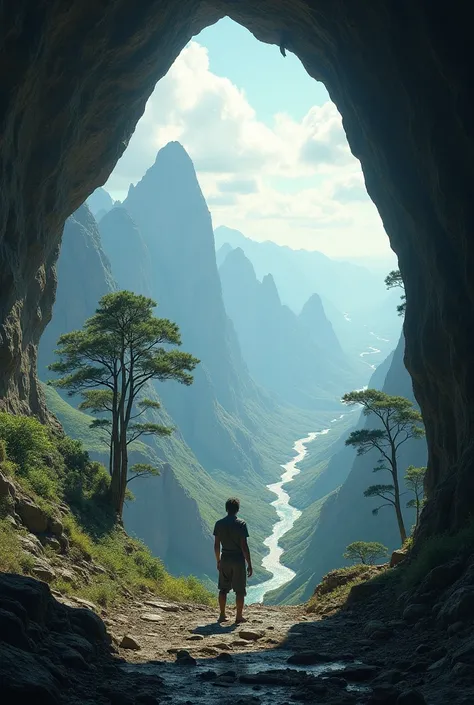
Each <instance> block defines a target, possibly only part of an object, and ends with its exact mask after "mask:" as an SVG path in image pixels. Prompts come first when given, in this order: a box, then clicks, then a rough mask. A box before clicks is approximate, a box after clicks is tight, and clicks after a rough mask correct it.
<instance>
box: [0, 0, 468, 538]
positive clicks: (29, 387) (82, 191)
mask: <svg viewBox="0 0 474 705" xmlns="http://www.w3.org/2000/svg"><path fill="white" fill-rule="evenodd" d="M224 15H229V16H230V17H231V18H232V19H234V20H236V21H237V22H240V23H241V24H243V25H244V26H246V27H247V28H248V29H249V30H250V31H251V32H253V33H254V35H255V36H256V37H257V38H258V39H260V40H262V41H265V42H269V43H274V44H276V45H280V44H281V43H282V42H283V43H284V44H285V46H286V48H287V49H288V50H290V51H293V52H294V53H296V54H297V55H298V56H299V58H300V59H301V61H302V62H303V64H304V66H305V68H306V70H307V71H308V73H309V74H310V75H311V76H313V77H314V78H316V79H318V80H322V81H324V83H325V85H326V87H327V88H328V90H329V93H330V95H331V98H332V99H333V100H334V102H335V103H336V105H337V107H338V108H339V110H340V112H341V114H342V116H343V120H344V127H345V130H346V133H347V137H348V140H349V144H350V146H351V149H352V151H353V153H354V154H355V155H356V156H357V157H358V158H359V159H360V161H361V163H362V167H363V171H364V175H365V179H366V185H367V189H368V192H369V194H370V196H371V197H372V199H373V200H374V202H375V204H376V205H377V207H378V210H379V212H380V214H381V216H382V219H383V221H384V225H385V228H386V230H387V233H388V234H389V237H390V240H391V244H392V247H393V249H394V250H395V252H396V253H397V255H398V257H399V261H400V269H401V271H402V275H403V278H404V281H405V286H406V293H407V313H406V319H405V335H406V341H407V351H406V363H407V366H408V369H409V371H410V373H411V375H412V378H413V382H414V389H415V393H416V396H417V399H418V401H419V403H420V406H421V408H422V411H423V414H424V417H425V422H426V428H427V439H428V446H429V476H428V490H429V496H430V502H429V504H428V506H427V508H426V510H425V512H424V516H423V523H422V531H425V532H433V531H440V530H444V529H454V528H457V527H459V526H461V525H462V524H463V523H464V521H465V520H466V518H467V517H468V516H469V514H470V513H471V505H472V503H473V500H472V498H473V497H474V492H473V490H474V474H473V472H472V464H473V460H474V441H473V439H474V364H473V361H472V353H471V347H470V340H472V339H473V332H474V331H473V328H474V301H473V299H474V285H473V284H472V283H471V281H470V274H471V272H472V271H473V264H474V251H473V238H472V234H471V233H472V230H473V221H474V217H473V216H474V213H473V209H474V199H472V194H471V190H472V182H473V178H472V177H473V174H472V172H473V168H474V153H473V152H474V140H473V129H474V128H473V125H474V121H473V119H472V118H473V106H472V98H471V91H470V85H471V84H472V76H471V69H470V65H471V64H472V62H471V60H470V59H471V57H470V53H471V52H470V48H469V47H470V37H469V31H470V30H469V28H470V10H469V5H468V3H466V2H464V1H461V0H452V1H451V2H450V3H449V4H448V3H445V2H438V1H437V0H419V1H418V2H416V3H413V2H412V1H411V0H399V2H397V3H394V2H392V1H391V0H379V1H378V2H376V3H375V2H371V1H370V0H260V2H258V3H255V2H252V0H239V1H237V0H222V1H219V0H211V1H201V0H180V2H179V3H177V2H175V0H160V1H157V0H154V1H153V2H152V1H151V0H148V1H146V0H143V2H141V3H136V2H133V1H132V0H100V1H98V0H94V2H93V1H92V0H74V1H73V2H71V3H64V2H63V1H62V0H38V1H37V2H36V3H31V2H28V0H16V2H15V3H2V4H1V6H0V87H1V88H0V90H1V100H0V174H1V176H0V178H1V182H2V188H1V194H0V204H1V209H0V406H2V407H4V408H8V409H11V410H14V411H21V412H27V413H29V412H33V413H35V414H37V415H38V416H39V417H40V418H43V419H45V418H46V411H45V407H44V403H43V400H42V398H41V393H40V391H39V388H38V385H37V381H36V375H35V367H36V350H37V344H38V340H39V337H40V335H41V332H42V330H43V329H44V326H45V325H46V323H47V322H48V320H49V318H50V316H51V309H52V304H53V300H54V290H55V285H56V282H55V271H54V263H55V260H56V257H57V254H58V248H59V243H60V238H61V232H62V228H63V225H64V221H65V219H66V217H67V216H68V215H70V214H71V213H72V212H73V211H74V210H75V209H76V208H77V207H78V206H79V205H80V204H81V203H82V202H83V201H84V200H85V198H86V197H87V196H88V195H89V194H90V193H91V192H92V191H93V190H94V189H95V188H96V187H97V186H99V185H101V184H103V183H104V182H105V181H106V179H107V177H108V175H109V174H110V172H111V170H112V169H113V167H114V165H115V163H116V162H117V160H118V158H119V157H120V155H121V154H122V152H123V151H124V149H125V148H126V145H127V141H128V139H129V137H130V135H131V133H132V132H133V129H134V127H135V125H136V123H137V121H138V120H139V118H140V116H141V115H142V113H143V110H144V107H145V103H146V100H147V98H148V97H149V95H150V93H151V92H152V90H153V87H154V85H155V83H156V81H157V80H159V79H160V78H161V77H162V76H163V75H164V74H165V73H166V71H167V70H168V68H169V67H170V65H171V64H172V62H173V61H174V59H175V58H176V56H177V55H178V54H179V52H180V51H181V49H182V48H183V47H184V46H185V44H186V43H187V41H188V40H189V39H190V38H191V37H192V36H193V35H194V34H196V33H198V32H199V31H200V30H201V29H202V28H204V27H205V26H206V25H209V24H212V23H213V22H215V21H217V20H218V19H219V18H220V17H222V16H224ZM283 29H284V31H283ZM235 50H236V51H238V47H236V48H235ZM277 59H278V60H283V59H282V58H281V57H280V56H279V54H277V53H275V60H277ZM242 60H245V57H243V58H242Z"/></svg>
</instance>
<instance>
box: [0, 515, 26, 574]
mask: <svg viewBox="0 0 474 705" xmlns="http://www.w3.org/2000/svg"><path fill="white" fill-rule="evenodd" d="M0 546H1V550H0V571H1V572H2V573H28V572H29V571H31V569H32V567H33V564H34V559H33V557H32V556H31V555H30V554H28V553H25V552H24V551H23V550H22V548H21V544H20V540H19V538H18V532H17V531H15V529H14V528H13V527H12V526H11V524H9V522H8V520H6V519H0Z"/></svg>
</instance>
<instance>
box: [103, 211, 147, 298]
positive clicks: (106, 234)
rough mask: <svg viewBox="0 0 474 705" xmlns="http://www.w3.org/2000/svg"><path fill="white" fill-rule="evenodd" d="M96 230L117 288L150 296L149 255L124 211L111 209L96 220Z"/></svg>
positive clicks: (139, 234)
mask: <svg viewBox="0 0 474 705" xmlns="http://www.w3.org/2000/svg"><path fill="white" fill-rule="evenodd" d="M99 231H100V236H101V240H102V246H103V248H104V250H105V251H106V252H107V254H108V257H109V260H110V264H111V266H112V271H113V273H114V277H115V279H116V281H117V282H118V285H119V287H120V288H123V289H125V288H127V289H129V290H130V291H134V292H135V293H136V294H143V295H144V296H150V295H151V289H152V286H151V279H152V271H151V261H150V254H149V252H148V248H147V246H146V244H145V242H144V240H143V238H142V236H141V233H140V231H139V230H138V228H137V226H136V225H135V223H134V222H133V220H132V218H131V217H130V214H129V212H128V211H127V210H126V208H123V207H122V206H115V207H114V208H111V210H109V212H108V213H107V214H106V215H104V217H103V218H102V220H101V221H100V223H99Z"/></svg>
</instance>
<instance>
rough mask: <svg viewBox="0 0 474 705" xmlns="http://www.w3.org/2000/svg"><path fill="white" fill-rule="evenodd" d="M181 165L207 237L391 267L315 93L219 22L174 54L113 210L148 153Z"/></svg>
mask: <svg viewBox="0 0 474 705" xmlns="http://www.w3.org/2000/svg"><path fill="white" fill-rule="evenodd" d="M170 140H178V141H180V142H181V144H183V146H184V147H185V149H186V150H187V151H188V153H189V154H190V156H191V158H192V160H193V162H194V165H195V168H196V172H197V175H198V179H199V182H200V185H201V188H202V190H203V193H204V196H205V197H206V200H207V202H208V205H209V209H210V211H211V214H212V218H213V222H214V225H215V226H218V225H227V226H228V227H232V228H236V229H238V230H240V231H241V232H243V233H244V234H245V235H247V236H249V237H252V238H253V239H255V240H273V241H274V242H277V243H279V244H284V245H289V246H290V247H295V248H306V249H316V250H320V251H322V252H324V253H326V254H327V255H329V256H334V257H373V258H377V259H385V258H387V257H389V258H390V257H391V256H392V253H391V251H390V248H389V244H388V238H387V236H386V234H385V232H384V230H383V226H382V223H381V220H380V217H379V215H378V213H377V210H376V208H375V206H374V205H373V204H372V202H371V201H370V200H369V198H368V196H367V193H366V191H365V185H364V180H363V176H362V171H361V168H360V164H359V162H358V161H357V160H356V159H355V158H354V157H353V156H352V154H351V153H350V150H349V147H348V144H347V140H346V137H345V133H344V130H343V127H342V120H341V117H340V115H339V113H338V111H337V109H336V107H335V106H334V104H333V103H332V102H331V101H330V99H329V95H328V93H327V91H326V89H325V87H324V86H323V85H322V84H321V83H318V82H317V81H314V80H313V79H312V78H310V77H309V76H308V74H307V73H306V71H305V70H304V68H303V66H302V65H301V63H300V61H299V59H298V58H297V57H295V56H294V55H292V54H291V53H289V52H287V56H286V58H284V57H283V56H282V55H281V54H280V50H279V48H278V47H276V46H273V45H268V44H263V43H261V42H258V41H257V40H256V39H255V38H254V37H253V35H252V34H251V33H250V32H248V31H247V30H246V29H245V28H243V27H241V26H240V25H237V24H235V23H234V22H232V21H231V20H229V19H227V18H225V19H223V20H221V21H220V22H218V23H217V24H215V25H213V26H211V27H208V28H207V29H205V30H204V31H203V32H201V33H200V34H199V35H197V36H196V37H194V38H193V40H192V41H191V42H190V43H189V44H188V45H187V47H185V49H183V51H182V52H181V54H180V56H179V57H178V59H177V60H176V61H175V63H174V64H173V66H172V67H171V68H170V70H169V71H168V73H167V75H166V76H165V77H164V78H163V79H162V80H161V81H159V83H158V84H157V86H156V88H155V91H154V92H153V94H152V96H151V97H150V99H149V101H148V103H147V107H146V110H145V114H144V116H143V118H142V119H141V121H140V122H139V124H138V126H137V129H136V130H135V133H134V135H133V136H132V138H131V140H130V143H129V147H128V149H127V151H126V152H125V154H124V156H123V157H122V158H121V159H120V161H119V162H118V164H117V166H116V168H115V170H114V172H113V174H112V175H111V177H110V179H109V181H108V183H107V185H106V188H107V189H108V190H109V191H110V193H111V194H112V195H113V196H114V198H117V199H123V198H124V197H125V195H126V193H127V190H128V186H129V184H130V183H136V182H137V181H138V180H139V179H140V178H141V177H142V176H143V174H144V173H145V171H146V170H147V169H148V168H149V167H150V166H151V164H152V163H153V162H154V160H155V157H156V152H157V151H158V150H159V149H160V148H161V147H163V146H164V145H165V144H166V143H167V142H169V141H170Z"/></svg>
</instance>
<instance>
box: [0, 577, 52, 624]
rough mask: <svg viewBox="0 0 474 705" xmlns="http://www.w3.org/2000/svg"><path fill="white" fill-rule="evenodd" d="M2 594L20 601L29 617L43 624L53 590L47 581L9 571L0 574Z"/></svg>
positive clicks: (0, 592) (0, 591)
mask: <svg viewBox="0 0 474 705" xmlns="http://www.w3.org/2000/svg"><path fill="white" fill-rule="evenodd" d="M0 596H2V597H6V598H8V599H10V600H14V601H15V602H19V603H20V604H21V605H22V606H23V608H24V609H25V611H26V613H27V615H28V617H29V619H31V620H33V621H35V622H38V624H43V623H44V620H45V617H46V614H47V611H48V604H49V602H50V600H51V592H50V589H49V587H48V586H47V585H46V584H45V583H41V582H38V581H37V580H33V578H26V577H24V576H20V575H11V574H9V573H2V574H0Z"/></svg>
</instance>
